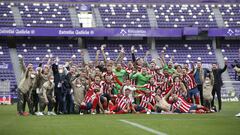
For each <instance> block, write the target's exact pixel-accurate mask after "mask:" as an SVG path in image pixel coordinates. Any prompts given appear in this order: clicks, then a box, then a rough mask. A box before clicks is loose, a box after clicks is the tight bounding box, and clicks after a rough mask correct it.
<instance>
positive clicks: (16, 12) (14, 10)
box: [11, 7, 24, 27]
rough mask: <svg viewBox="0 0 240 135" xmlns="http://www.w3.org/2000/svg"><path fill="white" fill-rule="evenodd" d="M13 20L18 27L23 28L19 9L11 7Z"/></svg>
mask: <svg viewBox="0 0 240 135" xmlns="http://www.w3.org/2000/svg"><path fill="white" fill-rule="evenodd" d="M11 10H12V13H13V18H14V20H15V23H16V26H19V27H23V26H24V25H23V20H22V16H21V15H20V12H19V9H18V7H11Z"/></svg>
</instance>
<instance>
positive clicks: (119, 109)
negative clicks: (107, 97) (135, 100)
mask: <svg viewBox="0 0 240 135" xmlns="http://www.w3.org/2000/svg"><path fill="white" fill-rule="evenodd" d="M130 91H131V90H130V89H126V90H125V96H122V97H121V99H120V100H119V101H118V103H117V104H116V105H114V106H111V107H110V106H109V108H110V113H116V114H124V113H129V112H131V111H133V112H136V111H135V109H134V108H133V106H132V100H131V99H130V98H129V94H130Z"/></svg>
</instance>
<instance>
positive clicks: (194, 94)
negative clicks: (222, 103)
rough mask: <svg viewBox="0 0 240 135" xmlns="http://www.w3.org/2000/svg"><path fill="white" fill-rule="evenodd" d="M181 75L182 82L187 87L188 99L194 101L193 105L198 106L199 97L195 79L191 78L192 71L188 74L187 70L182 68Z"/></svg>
mask: <svg viewBox="0 0 240 135" xmlns="http://www.w3.org/2000/svg"><path fill="white" fill-rule="evenodd" d="M192 67H194V66H192ZM182 74H183V76H182V81H183V83H184V84H185V86H186V87H187V90H188V96H189V98H191V99H192V101H194V103H196V104H200V95H199V91H198V88H197V83H196V82H195V79H194V76H193V71H192V72H189V73H188V72H187V69H186V68H183V69H182ZM193 99H194V100H193Z"/></svg>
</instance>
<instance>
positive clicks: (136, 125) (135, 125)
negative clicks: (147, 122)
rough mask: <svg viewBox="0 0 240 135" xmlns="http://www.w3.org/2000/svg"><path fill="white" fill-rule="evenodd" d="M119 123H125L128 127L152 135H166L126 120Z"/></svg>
mask: <svg viewBox="0 0 240 135" xmlns="http://www.w3.org/2000/svg"><path fill="white" fill-rule="evenodd" d="M120 121H121V122H124V123H127V124H129V125H132V126H134V127H138V128H140V129H142V130H145V131H148V132H151V133H153V134H156V135H167V134H166V133H163V132H160V131H157V130H154V129H152V128H148V127H145V126H143V125H140V124H138V123H134V122H130V121H127V120H120Z"/></svg>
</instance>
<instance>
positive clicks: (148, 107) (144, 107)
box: [135, 90, 156, 114]
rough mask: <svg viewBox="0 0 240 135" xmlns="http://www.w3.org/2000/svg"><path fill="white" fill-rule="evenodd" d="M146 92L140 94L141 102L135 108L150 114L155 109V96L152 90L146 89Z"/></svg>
mask: <svg viewBox="0 0 240 135" xmlns="http://www.w3.org/2000/svg"><path fill="white" fill-rule="evenodd" d="M144 92H145V94H143V95H141V96H139V97H141V102H140V104H139V105H135V110H136V111H137V112H141V113H147V114H150V113H151V111H152V110H155V109H154V106H155V104H156V101H155V97H154V95H153V94H152V93H151V91H150V90H146V91H144Z"/></svg>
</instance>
